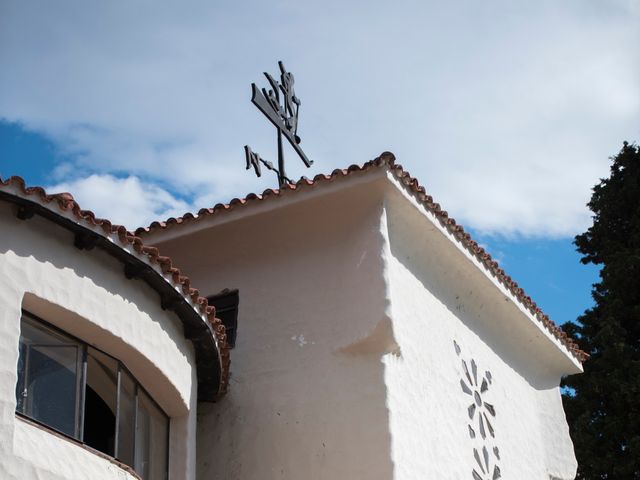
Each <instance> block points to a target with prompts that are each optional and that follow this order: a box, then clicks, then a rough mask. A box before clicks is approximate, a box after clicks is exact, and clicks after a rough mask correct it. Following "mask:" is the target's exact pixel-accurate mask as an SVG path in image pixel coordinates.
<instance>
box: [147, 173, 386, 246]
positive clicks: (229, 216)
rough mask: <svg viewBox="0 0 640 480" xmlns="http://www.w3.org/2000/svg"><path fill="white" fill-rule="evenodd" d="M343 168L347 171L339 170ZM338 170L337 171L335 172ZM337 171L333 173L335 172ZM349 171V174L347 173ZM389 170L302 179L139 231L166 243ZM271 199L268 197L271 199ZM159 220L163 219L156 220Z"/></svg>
mask: <svg viewBox="0 0 640 480" xmlns="http://www.w3.org/2000/svg"><path fill="white" fill-rule="evenodd" d="M336 172H343V171H336ZM334 174H335V172H334ZM332 175H333V174H332ZM347 175H348V176H347ZM385 176H386V174H385V171H384V170H382V169H371V170H368V171H366V172H365V171H364V170H363V171H359V172H353V173H349V174H346V173H345V174H342V173H340V174H336V176H335V177H332V178H331V181H327V182H321V183H322V187H321V188H320V187H319V182H317V180H316V181H308V182H298V183H296V184H295V185H289V187H288V188H283V189H277V190H271V189H269V190H266V191H265V192H264V193H263V194H262V195H256V194H251V195H248V196H247V197H246V198H243V199H237V198H234V199H233V200H231V201H230V202H229V203H228V204H218V205H216V206H215V207H213V208H211V209H202V210H200V212H203V210H207V212H206V213H204V214H202V213H201V214H199V215H185V216H184V217H181V218H180V219H179V220H178V219H175V218H174V219H169V220H167V221H166V222H163V224H165V225H164V226H163V227H160V228H153V227H152V228H151V229H145V228H138V229H137V230H136V234H138V235H140V236H141V237H142V238H145V240H146V241H147V242H150V243H152V244H153V245H162V244H163V243H165V242H168V241H171V240H175V239H177V238H182V237H186V236H189V235H192V234H194V233H197V232H200V231H203V230H207V229H210V228H215V227H217V226H220V225H223V224H225V223H230V222H236V221H240V220H244V219H247V218H250V217H253V216H259V215H263V214H265V213H267V212H272V211H276V210H280V209H283V208H286V207H288V206H290V205H294V204H296V205H297V204H300V203H302V202H306V201H309V200H313V199H316V198H320V197H324V196H327V195H331V194H333V193H336V192H339V191H345V190H350V189H354V188H357V187H360V186H363V185H366V184H371V183H375V182H381V181H386V180H385ZM267 200H268V201H267ZM154 223H158V224H159V222H154Z"/></svg>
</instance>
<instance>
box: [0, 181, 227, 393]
mask: <svg viewBox="0 0 640 480" xmlns="http://www.w3.org/2000/svg"><path fill="white" fill-rule="evenodd" d="M0 201H3V202H6V203H9V204H13V205H14V206H15V207H16V216H17V218H19V219H21V220H29V219H30V218H32V217H33V216H35V215H37V216H39V217H41V218H44V219H46V220H48V221H51V222H52V223H54V224H56V225H58V226H60V227H62V228H64V229H65V230H67V231H69V232H71V233H72V234H73V235H74V245H75V246H76V247H77V248H78V249H79V250H92V249H94V248H97V249H100V250H103V251H104V252H106V253H107V254H109V255H110V256H112V257H113V258H115V259H116V260H118V261H119V262H120V263H121V264H122V266H123V274H124V275H125V276H126V277H127V278H128V279H131V280H132V279H140V280H142V281H144V282H145V283H146V284H147V285H148V286H149V287H151V288H152V289H153V290H155V291H156V292H157V293H158V294H159V297H160V302H161V306H162V308H163V309H164V310H169V311H173V312H174V313H175V314H176V316H177V317H178V318H179V319H180V321H181V323H182V325H183V329H184V335H185V338H186V339H187V340H190V341H191V342H192V344H193V346H194V350H195V356H196V371H197V379H198V401H215V400H216V399H218V398H219V397H220V396H221V395H223V394H224V393H225V392H226V388H227V384H228V375H229V363H230V360H229V348H228V345H227V343H226V335H225V331H224V325H222V323H221V322H220V320H219V319H217V318H215V309H214V308H213V307H212V306H209V305H208V304H207V300H206V299H205V298H204V297H200V296H199V293H198V291H197V290H196V289H194V288H192V287H191V285H190V282H189V279H188V277H185V276H183V275H181V272H180V270H178V269H177V268H175V267H174V266H172V264H171V260H170V259H169V258H168V257H162V256H161V255H160V254H159V252H158V250H157V249H156V248H154V247H147V246H145V245H144V244H143V243H142V241H141V240H140V238H138V237H136V236H134V235H133V234H131V233H130V232H128V231H127V230H126V229H125V228H124V227H122V226H116V225H112V224H111V223H110V222H109V221H108V220H101V219H96V218H95V216H94V215H93V213H92V212H90V211H86V210H81V209H80V207H79V206H78V204H77V203H76V202H75V201H74V200H73V197H71V195H69V194H57V195H47V194H46V193H45V191H44V190H43V189H42V188H39V187H31V188H28V187H25V183H24V180H23V179H22V178H21V177H10V178H9V179H8V180H6V181H3V180H2V178H0Z"/></svg>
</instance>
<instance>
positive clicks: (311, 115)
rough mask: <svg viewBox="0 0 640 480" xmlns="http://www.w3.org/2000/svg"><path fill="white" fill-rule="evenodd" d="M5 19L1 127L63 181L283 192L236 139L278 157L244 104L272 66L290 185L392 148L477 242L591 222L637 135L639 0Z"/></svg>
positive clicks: (24, 11)
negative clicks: (289, 108) (53, 154)
mask: <svg viewBox="0 0 640 480" xmlns="http://www.w3.org/2000/svg"><path fill="white" fill-rule="evenodd" d="M1 8H2V10H3V12H2V15H0V61H2V64H3V65H10V66H11V67H10V68H4V69H2V70H1V71H0V118H2V117H4V118H5V119H8V120H11V121H20V122H22V123H23V124H24V125H25V126H27V127H28V128H31V129H34V130H37V131H40V132H42V133H45V134H46V135H48V136H50V137H51V138H53V139H54V140H55V141H56V142H57V143H58V145H59V146H60V147H61V148H62V150H63V152H65V153H72V154H74V158H75V160H74V162H73V164H72V165H66V166H58V167H57V170H56V171H57V172H58V173H59V174H61V173H62V172H66V174H67V175H68V174H69V172H80V173H79V174H80V175H82V176H86V175H88V174H89V173H97V174H99V175H102V176H104V175H106V174H114V173H117V174H118V176H122V175H125V176H127V175H134V176H140V177H142V178H145V179H148V180H149V182H160V184H162V185H165V186H166V187H167V188H168V189H169V190H171V191H179V192H181V195H182V194H184V196H185V198H190V199H196V198H198V199H201V200H205V199H206V200H207V201H209V199H212V200H211V201H212V202H215V201H226V200H228V199H229V198H230V197H233V196H244V194H246V193H248V192H249V191H254V190H262V189H264V188H267V187H268V186H274V180H273V178H272V177H271V176H269V175H266V176H265V177H263V179H260V180H257V179H254V178H253V177H251V176H250V174H248V173H245V172H244V170H243V163H244V160H243V151H242V147H243V145H244V144H245V143H249V144H250V145H251V146H252V147H253V148H254V150H256V151H258V152H260V153H261V154H262V155H263V156H265V157H267V158H271V159H273V156H274V155H275V141H274V140H275V138H274V134H273V131H272V128H271V127H270V126H269V125H268V124H267V122H266V121H265V120H264V119H263V118H261V116H260V114H259V113H258V112H257V111H256V110H255V109H254V107H253V106H252V105H251V104H250V102H249V98H248V97H249V85H250V83H251V82H253V81H257V82H259V81H261V79H260V72H261V71H262V70H263V69H269V70H271V71H272V73H275V70H276V60H278V59H284V60H285V63H286V64H287V65H288V66H289V67H290V68H291V69H292V71H294V73H295V74H296V86H297V91H298V94H299V96H300V97H301V98H302V101H303V105H302V109H301V120H300V128H301V133H302V138H303V146H304V147H305V149H306V151H307V152H308V154H309V155H310V156H311V157H312V158H314V159H315V160H316V164H315V165H314V167H313V169H312V170H311V171H304V168H302V166H301V163H300V162H299V161H298V160H297V159H296V158H295V157H294V154H293V153H292V152H291V153H288V154H287V155H288V159H289V161H288V165H289V172H288V173H289V174H290V176H292V177H296V176H299V175H302V174H304V175H308V176H311V175H313V174H315V173H319V172H328V171H331V170H333V169H334V168H337V167H344V166H346V165H348V164H351V163H362V162H364V161H366V160H368V159H369V158H372V157H373V156H375V155H377V154H378V153H380V152H382V151H383V150H391V151H393V152H394V153H396V156H397V157H398V159H399V161H400V162H401V163H402V164H403V165H404V166H405V167H406V168H407V169H408V170H410V171H411V173H412V174H414V175H415V176H417V177H418V178H419V179H420V180H421V181H422V182H423V183H424V184H425V185H426V187H427V189H428V190H429V191H430V192H432V193H433V194H434V196H435V197H436V199H437V200H438V201H440V202H441V203H442V204H443V205H444V206H445V208H446V209H447V210H448V211H449V212H450V213H451V214H452V215H453V216H455V217H456V218H457V219H458V220H460V221H462V222H463V223H468V224H470V225H471V226H473V227H475V228H476V229H478V230H480V231H483V232H488V233H496V232H498V233H503V234H508V235H544V236H563V235H573V234H575V233H576V232H578V231H580V230H582V229H583V228H584V227H585V226H586V225H587V223H588V219H589V215H588V211H587V210H586V208H585V206H584V205H585V203H586V202H587V200H588V198H589V195H590V188H591V187H592V186H593V184H594V183H595V182H596V181H597V180H598V178H599V177H602V176H605V175H606V174H607V169H608V162H607V157H608V156H610V155H612V154H614V153H615V152H616V150H617V149H618V148H619V147H620V145H621V142H622V140H625V139H627V140H631V141H633V140H636V141H638V140H640V129H639V127H638V125H640V50H639V49H638V47H637V46H638V45H640V10H639V9H638V8H637V7H635V6H634V2H632V1H631V2H630V1H626V0H620V1H617V2H601V1H599V0H570V1H566V2H561V3H559V2H556V1H555V0H546V1H539V2H528V3H523V2H516V3H514V2H512V1H507V0H493V1H491V2H477V1H475V0H459V1H455V2H414V1H410V0H407V1H399V2H393V3H391V2H375V1H368V2H362V1H354V2H342V1H338V0H327V1H325V2H321V3H318V2H305V1H296V2H290V1H280V2H275V3H274V2H271V3H264V2H255V1H254V2H248V3H247V2H235V3H234V2H229V3H227V2H200V1H195V2H189V3H188V4H185V3H184V2H163V3H162V5H159V4H158V3H156V2H145V1H140V2H134V3H132V2H125V1H114V2H88V1H83V2H69V1H67V2H46V1H43V2H15V3H7V2H5V3H4V4H3V5H2V7H1ZM61 178H62V177H61ZM105 178H106V177H105ZM149 188H151V187H150V186H149ZM213 199H215V200H213ZM200 206H205V205H198V207H200Z"/></svg>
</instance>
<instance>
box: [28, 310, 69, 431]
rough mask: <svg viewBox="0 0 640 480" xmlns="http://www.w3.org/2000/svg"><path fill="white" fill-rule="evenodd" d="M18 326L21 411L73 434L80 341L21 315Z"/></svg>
mask: <svg viewBox="0 0 640 480" xmlns="http://www.w3.org/2000/svg"><path fill="white" fill-rule="evenodd" d="M21 329H22V330H21V338H20V343H21V347H20V353H21V358H20V359H19V368H22V369H23V371H22V380H21V382H22V383H21V387H22V395H21V396H22V399H19V402H18V404H19V407H20V408H21V412H22V413H24V414H25V415H28V416H29V417H31V418H33V419H35V420H38V421H40V422H42V423H44V424H46V425H48V426H50V427H52V428H55V429H56V430H59V431H61V432H63V433H65V434H67V435H71V436H75V437H76V438H77V437H78V425H77V417H78V404H79V402H78V381H79V374H78V373H79V364H80V355H81V346H80V344H78V343H77V342H74V341H73V340H71V339H70V338H68V337H65V336H64V335H60V334H58V333H57V332H54V331H52V330H49V329H47V328H46V327H44V326H40V325H36V324H35V323H34V322H33V321H31V320H29V319H27V318H25V317H23V321H22V323H21ZM19 383H20V382H19Z"/></svg>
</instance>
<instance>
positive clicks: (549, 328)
mask: <svg viewBox="0 0 640 480" xmlns="http://www.w3.org/2000/svg"><path fill="white" fill-rule="evenodd" d="M404 173H405V172H403V171H400V170H394V169H389V170H387V172H386V174H387V179H388V180H389V185H390V186H391V187H392V188H393V189H394V190H396V191H397V192H399V194H400V195H402V197H403V198H404V199H405V200H406V201H408V202H409V203H410V204H411V205H412V207H413V208H414V209H416V210H417V211H418V212H419V213H420V214H421V215H422V216H423V218H425V220H426V221H427V222H429V224H430V225H431V226H433V227H435V228H436V229H437V230H438V231H439V233H440V234H441V235H443V236H444V237H445V238H446V239H447V240H448V243H449V244H450V245H451V246H452V248H455V249H456V250H457V251H458V252H459V253H460V254H461V255H463V256H464V257H465V259H466V261H467V262H469V264H470V265H471V266H473V267H474V268H475V269H476V270H477V271H479V272H481V274H482V275H483V277H485V278H486V279H487V280H488V281H489V282H491V284H492V286H493V287H494V288H495V289H496V290H497V292H499V293H500V294H502V295H503V296H504V297H506V298H508V299H509V301H510V302H511V303H512V304H513V305H514V306H515V307H516V308H517V310H518V311H519V312H520V314H521V318H522V320H523V321H527V322H528V323H529V325H532V326H534V327H535V330H536V331H537V332H539V333H541V334H542V335H543V336H544V338H545V339H546V340H547V341H548V342H550V343H549V344H550V345H552V346H553V348H554V349H555V350H556V351H557V352H558V353H560V354H561V355H562V358H563V359H564V361H562V365H560V369H561V370H562V374H563V375H567V374H576V373H582V372H583V368H582V360H581V358H580V353H582V354H584V352H581V351H580V350H579V349H578V348H577V345H576V344H575V343H573V342H570V341H565V342H564V343H563V341H562V339H565V340H568V336H567V335H566V334H565V333H564V332H563V331H562V330H561V329H560V328H559V327H557V326H556V325H555V324H554V323H553V322H552V321H551V320H550V319H549V317H547V316H546V315H545V314H544V313H542V311H541V310H540V309H539V308H538V307H537V306H536V305H535V303H533V301H532V300H531V299H530V298H529V297H528V296H526V294H524V291H523V290H522V289H521V288H520V287H519V286H518V285H517V284H516V283H515V282H514V281H513V280H512V279H511V278H510V277H509V276H508V275H507V274H506V273H505V272H504V271H503V270H502V269H500V268H499V267H498V264H497V262H495V261H494V260H492V259H491V257H490V256H489V254H487V253H486V252H485V251H484V250H483V249H482V248H481V247H480V246H479V245H478V244H476V243H475V242H474V241H473V240H470V237H469V236H468V234H467V233H465V232H464V230H463V229H462V227H460V226H459V225H456V222H455V221H454V220H453V219H451V218H450V217H448V215H447V212H445V211H443V210H441V209H440V206H439V205H438V204H433V208H428V206H426V205H425V200H429V199H426V198H421V197H428V196H427V195H426V194H424V193H422V192H420V191H419V188H418V189H414V188H411V187H412V185H413V182H412V181H411V180H415V179H412V178H411V177H408V178H407V177H406V176H405V175H404ZM409 179H410V180H409ZM416 185H417V184H416ZM430 202H431V203H433V202H432V201H430ZM452 226H453V227H459V230H457V229H453V231H452V228H451V227H452ZM456 233H458V234H456ZM464 240H467V241H466V242H465V241H464ZM469 241H470V242H473V243H471V244H470V242H469ZM523 299H524V300H525V301H523ZM578 352H580V353H578ZM585 355H586V354H585ZM556 358H557V357H556Z"/></svg>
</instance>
